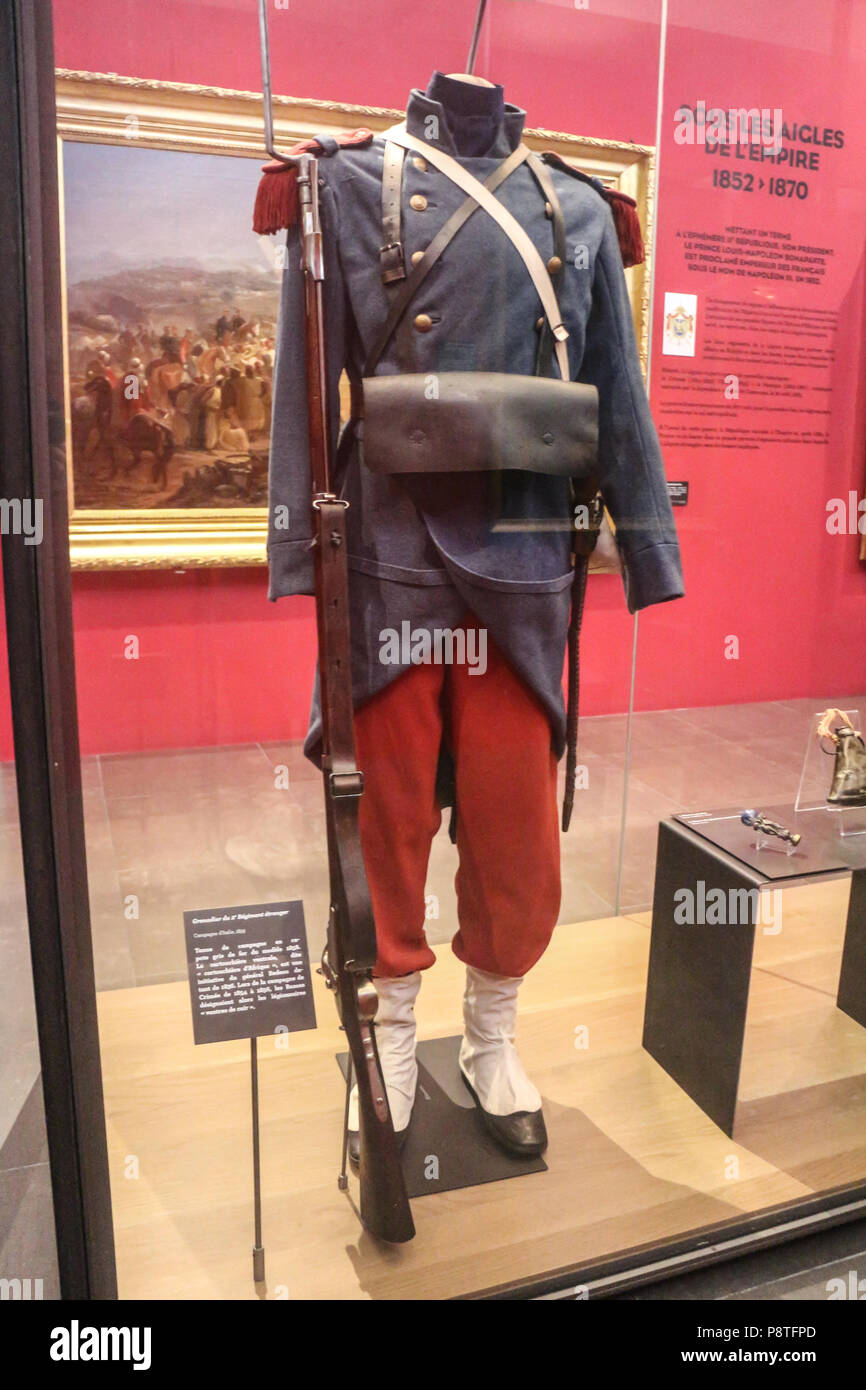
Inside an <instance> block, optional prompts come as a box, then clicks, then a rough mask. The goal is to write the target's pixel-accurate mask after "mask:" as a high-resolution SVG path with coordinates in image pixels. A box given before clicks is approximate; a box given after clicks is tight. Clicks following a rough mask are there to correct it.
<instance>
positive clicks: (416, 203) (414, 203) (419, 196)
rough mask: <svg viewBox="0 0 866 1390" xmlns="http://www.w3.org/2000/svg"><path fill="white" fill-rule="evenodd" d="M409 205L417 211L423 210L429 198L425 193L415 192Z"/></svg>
mask: <svg viewBox="0 0 866 1390" xmlns="http://www.w3.org/2000/svg"><path fill="white" fill-rule="evenodd" d="M409 206H410V207H413V208H414V209H415V211H416V212H423V211H424V209H425V208H426V206H427V199H426V198H425V197H424V194H423V193H413V194H412V197H411V198H410V199H409Z"/></svg>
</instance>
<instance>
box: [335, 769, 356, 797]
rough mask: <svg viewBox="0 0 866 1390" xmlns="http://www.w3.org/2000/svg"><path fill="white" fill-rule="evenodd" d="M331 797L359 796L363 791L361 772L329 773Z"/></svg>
mask: <svg viewBox="0 0 866 1390" xmlns="http://www.w3.org/2000/svg"><path fill="white" fill-rule="evenodd" d="M328 786H329V787H330V789H331V796H361V795H362V794H363V791H364V774H363V772H360V771H358V772H331V773H329V775H328Z"/></svg>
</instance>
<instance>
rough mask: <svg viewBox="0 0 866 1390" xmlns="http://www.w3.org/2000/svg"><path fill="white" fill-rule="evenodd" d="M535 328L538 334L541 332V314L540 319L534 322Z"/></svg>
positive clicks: (542, 323)
mask: <svg viewBox="0 0 866 1390" xmlns="http://www.w3.org/2000/svg"><path fill="white" fill-rule="evenodd" d="M535 327H536V329H537V330H538V332H539V333H540V332H541V330H542V328H543V327H544V315H543V314H542V315H541V318H540V319H536V320H535Z"/></svg>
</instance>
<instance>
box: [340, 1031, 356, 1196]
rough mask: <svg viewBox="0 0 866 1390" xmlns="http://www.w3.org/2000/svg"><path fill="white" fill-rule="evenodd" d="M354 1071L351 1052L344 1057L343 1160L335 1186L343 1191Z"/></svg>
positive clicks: (345, 1179)
mask: <svg viewBox="0 0 866 1390" xmlns="http://www.w3.org/2000/svg"><path fill="white" fill-rule="evenodd" d="M353 1080H354V1073H353V1071H352V1054H351V1052H350V1053H349V1054H348V1056H347V1058H346V1108H345V1109H344V1111H343V1161H342V1163H341V1164H340V1176H339V1177H338V1178H337V1186H338V1187H339V1189H340V1191H341V1192H345V1191H346V1188H347V1187H348V1186H349V1179H348V1176H347V1174H346V1159H347V1156H348V1153H349V1101H350V1100H351V1098H352V1082H353Z"/></svg>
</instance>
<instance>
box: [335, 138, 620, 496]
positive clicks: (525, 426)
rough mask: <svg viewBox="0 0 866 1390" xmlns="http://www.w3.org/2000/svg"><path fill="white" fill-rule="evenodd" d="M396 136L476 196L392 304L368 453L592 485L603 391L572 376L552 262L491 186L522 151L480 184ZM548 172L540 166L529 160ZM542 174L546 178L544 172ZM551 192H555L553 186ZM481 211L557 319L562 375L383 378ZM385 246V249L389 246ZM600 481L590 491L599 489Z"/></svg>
mask: <svg viewBox="0 0 866 1390" xmlns="http://www.w3.org/2000/svg"><path fill="white" fill-rule="evenodd" d="M387 138H388V139H389V140H392V141H394V142H395V144H396V145H399V146H402V147H404V148H408V149H417V150H419V151H423V152H424V155H425V157H426V158H427V159H428V160H429V161H430V162H431V163H433V164H435V165H436V166H437V167H438V168H439V169H440V171H441V172H442V173H444V174H445V175H446V176H447V177H448V178H450V179H452V181H453V182H455V183H457V184H458V186H459V187H461V188H462V189H463V190H464V192H466V193H467V194H468V196H467V199H466V201H465V203H463V204H462V205H461V207H460V208H459V209H458V210H457V211H456V212H455V213H453V214H452V216H451V217H450V218H449V219H448V221H447V222H446V223H445V225H444V226H443V227H442V228H441V230H440V231H439V232H438V233H437V235H436V236H435V237H434V239H433V241H432V242H431V243H430V245H429V246H428V248H427V250H426V252H425V253H424V256H423V258H422V259H421V261H420V262H419V264H418V265H416V266H415V267H414V269H413V270H412V272H411V273H410V275H409V276H408V277H407V278H406V280H405V282H404V284H403V286H402V288H401V289H400V292H399V293H398V294H397V296H396V298H395V299H393V300H392V302H391V308H390V312H389V314H388V317H387V319H386V321H385V323H384V325H383V327H382V330H381V332H380V334H379V336H378V338H377V340H376V342H375V344H374V346H373V348H372V350H371V352H370V354H369V356H368V359H367V361H366V363H365V365H364V375H363V379H362V383H361V385H362V393H359V394H361V395H362V399H363V405H362V406H361V412H360V414H361V418H360V419H359V420H357V421H356V424H355V427H354V434H355V438H356V439H357V441H358V443H359V446H360V450H361V457H362V459H363V461H364V463H365V465H366V466H367V468H369V469H371V471H372V472H374V473H397V474H400V473H455V472H463V471H464V470H466V471H479V472H493V471H500V470H509V469H519V470H524V471H526V472H530V473H545V474H549V475H553V476H557V477H567V478H574V479H584V480H586V481H587V482H589V481H590V480H591V479H592V478H593V475H594V473H595V471H596V469H597V449H598V392H597V390H596V388H595V387H594V386H589V385H586V384H584V383H581V382H573V381H571V380H569V376H568V352H567V348H566V345H565V343H566V339H567V337H568V334H567V332H566V330H565V328H563V326H562V319H561V316H560V313H559V305H558V303H557V299H556V293H555V290H554V288H553V283H552V281H551V278H550V275H549V273H548V269H547V266H546V265H545V264H544V262H543V260H542V259H541V256H540V254H539V252H538V250H537V248H536V247H535V245H534V244H533V242H532V241H531V240H530V238H529V237H528V235H527V233H526V232H525V231H524V229H523V228H522V227H521V226H520V224H519V223H518V222H517V221H516V220H515V219H514V218H513V217H512V216H511V214H510V213H509V212H508V211H507V210H506V209H505V208H504V206H503V205H502V204H501V203H500V202H499V201H498V199H496V198H494V197H493V192H492V190H493V189H494V188H496V187H497V186H498V185H499V184H500V183H502V182H503V181H504V179H506V178H507V177H508V175H509V174H510V173H511V172H512V171H513V170H514V169H516V168H518V167H519V165H520V164H522V163H523V162H524V161H526V160H530V161H532V160H533V159H534V157H533V156H532V155H531V154H530V152H529V150H527V149H526V147H525V146H521V147H519V148H518V149H517V150H515V151H514V152H513V153H512V154H511V155H510V156H509V157H508V158H507V159H506V160H504V161H503V163H502V164H500V165H499V167H498V168H497V169H496V170H495V171H494V173H493V174H492V175H491V176H490V178H489V179H488V180H487V182H486V184H482V183H480V182H479V181H478V180H477V179H475V178H474V177H473V176H472V175H471V174H469V173H468V172H467V171H466V170H465V169H464V168H463V166H462V165H461V164H459V163H458V162H457V161H456V160H454V159H452V158H451V157H450V155H447V154H444V153H443V152H442V151H440V150H437V149H435V148H432V147H430V146H428V145H427V144H426V143H425V142H423V141H420V140H416V139H415V137H413V136H411V135H408V134H407V133H406V132H405V130H402V129H401V130H400V131H398V132H388V137H387ZM530 167H531V168H532V169H533V172H534V173H536V177H537V178H538V177H539V172H536V171H537V170H538V162H536V163H535V164H533V163H530ZM540 177H542V178H543V177H544V171H543V169H542V170H541V171H540ZM548 191H549V194H550V197H552V198H555V194H554V193H553V192H552V191H550V190H549V189H548ZM479 207H481V208H483V209H484V210H485V212H487V213H488V214H489V215H490V216H491V217H493V219H494V220H495V221H496V222H497V223H498V224H499V226H500V227H501V228H502V230H503V231H504V232H505V234H506V235H507V236H508V237H509V238H510V239H511V241H512V243H513V245H514V246H515V249H516V250H517V251H518V252H519V254H520V255H521V257H522V258H523V261H524V264H525V265H526V267H527V270H528V271H529V274H530V276H531V277H532V281H533V284H534V285H535V288H536V290H537V291H538V295H539V298H540V300H541V304H542V308H543V309H544V316H545V320H546V322H547V325H549V331H550V335H551V338H552V342H553V353H554V355H555V358H556V363H557V366H558V368H559V373H560V378H561V379H560V380H557V379H556V378H555V377H550V376H542V375H536V376H522V375H518V374H517V373H509V372H435V371H434V372H428V373H401V374H397V375H393V374H390V373H389V374H387V375H384V376H376V375H374V372H375V369H376V366H377V365H378V362H379V359H380V358H381V355H382V352H383V351H384V348H385V346H386V345H387V343H388V341H389V339H390V337H391V335H392V334H393V332H394V330H395V328H396V326H397V324H398V323H399V321H400V319H401V318H402V316H403V314H404V312H405V310H406V308H407V307H408V304H409V302H410V300H411V299H412V298H413V296H414V295H415V293H416V291H417V289H418V288H419V286H420V284H421V283H422V281H423V280H424V279H425V278H426V276H427V274H428V273H429V271H430V270H431V269H432V267H433V265H434V264H435V263H436V261H437V260H438V258H439V256H440V255H441V254H442V252H443V251H444V249H445V247H446V246H447V245H448V244H449V242H450V241H451V239H452V237H453V236H454V235H455V234H456V232H457V231H458V230H459V229H460V227H461V226H462V225H463V223H464V222H465V221H466V220H467V218H468V217H470V216H471V215H472V214H473V213H474V212H476V211H477V209H478V208H479ZM390 249H391V248H390V247H383V253H384V252H386V251H388V250H390ZM594 490H595V489H594V486H592V487H591V488H590V489H589V492H590V495H591V493H592V492H594Z"/></svg>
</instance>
